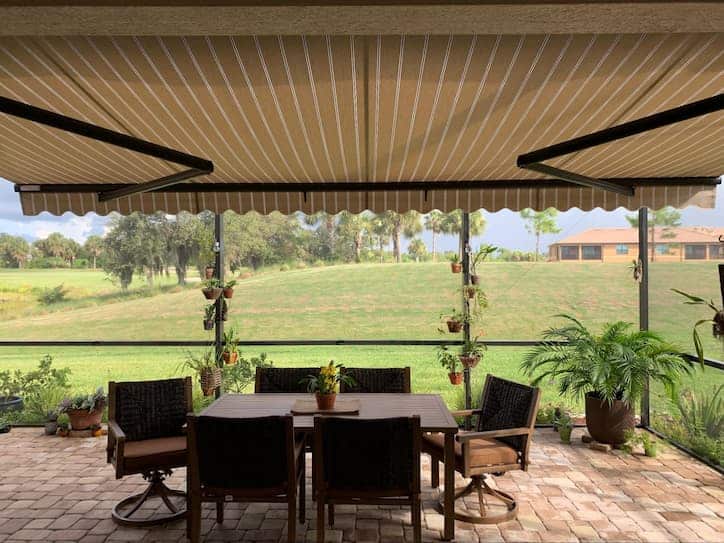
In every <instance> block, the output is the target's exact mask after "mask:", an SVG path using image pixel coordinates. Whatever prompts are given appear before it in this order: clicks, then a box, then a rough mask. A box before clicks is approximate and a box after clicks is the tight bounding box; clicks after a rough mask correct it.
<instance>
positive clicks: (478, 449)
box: [422, 375, 540, 524]
mask: <svg viewBox="0 0 724 543" xmlns="http://www.w3.org/2000/svg"><path fill="white" fill-rule="evenodd" d="M539 398H540V389H538V388H532V387H529V386H526V385H522V384H519V383H514V382H512V381H507V380H505V379H501V378H499V377H494V376H492V375H488V376H487V377H486V379H485V387H484V389H483V394H482V400H481V402H480V409H473V410H467V411H456V412H453V415H455V416H473V415H477V418H478V422H477V427H476V430H475V431H473V432H460V433H459V434H458V435H457V436H456V442H455V470H456V471H458V472H459V473H460V474H461V475H462V476H463V477H469V478H470V479H471V481H470V483H469V484H468V485H467V486H466V487H464V488H462V489H460V490H457V491H456V493H455V499H456V500H458V499H462V498H464V497H465V496H468V495H469V494H472V493H474V492H475V493H477V496H478V500H479V510H480V515H477V514H472V513H467V512H459V511H458V510H456V511H455V518H456V519H458V520H462V521H465V522H471V523H475V524H495V523H498V522H504V521H506V520H510V519H513V518H515V516H516V514H517V509H518V505H517V503H516V501H515V498H514V497H513V496H512V495H510V494H508V493H506V492H502V491H500V490H498V489H495V488H492V487H490V486H489V485H488V483H487V481H486V476H487V475H488V474H493V475H502V474H503V473H505V472H507V471H511V470H527V469H528V451H529V449H530V444H531V441H532V439H533V431H534V430H535V418H536V413H537V411H538V401H539ZM422 451H423V452H424V453H427V454H429V455H430V458H431V461H432V466H431V473H432V486H433V487H434V488H437V487H438V486H439V484H440V465H439V462H442V461H443V436H442V435H441V434H426V435H424V436H423V438H422ZM489 497H491V498H494V499H496V500H497V501H498V503H499V505H502V506H503V509H504V511H503V512H502V513H498V514H491V511H490V509H491V505H492V504H491V503H488V499H489ZM440 508H442V505H440Z"/></svg>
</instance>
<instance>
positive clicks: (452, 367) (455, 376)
mask: <svg viewBox="0 0 724 543" xmlns="http://www.w3.org/2000/svg"><path fill="white" fill-rule="evenodd" d="M437 361H438V362H439V363H440V365H441V366H442V367H443V368H445V369H446V370H447V372H448V373H447V376H448V378H449V379H450V384H452V385H460V384H462V382H463V372H462V371H460V370H461V367H460V359H459V358H458V356H457V355H456V354H454V353H452V352H450V348H449V347H448V346H447V345H440V346H439V347H438V348H437Z"/></svg>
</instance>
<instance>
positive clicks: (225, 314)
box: [221, 298, 229, 321]
mask: <svg viewBox="0 0 724 543" xmlns="http://www.w3.org/2000/svg"><path fill="white" fill-rule="evenodd" d="M221 320H222V321H228V320H229V304H228V303H226V298H222V299H221Z"/></svg>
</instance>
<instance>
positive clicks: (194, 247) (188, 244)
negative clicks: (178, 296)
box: [166, 212, 202, 285]
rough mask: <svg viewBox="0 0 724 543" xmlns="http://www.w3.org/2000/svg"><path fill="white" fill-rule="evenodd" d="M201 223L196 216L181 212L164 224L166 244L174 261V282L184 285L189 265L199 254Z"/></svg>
mask: <svg viewBox="0 0 724 543" xmlns="http://www.w3.org/2000/svg"><path fill="white" fill-rule="evenodd" d="M201 227H202V226H201V221H199V219H198V217H197V216H196V215H191V214H190V213H186V212H182V213H179V214H178V215H176V217H175V218H173V219H169V220H168V221H167V223H166V243H167V247H168V251H169V253H170V255H171V257H172V259H173V261H174V264H175V266H174V268H175V270H176V281H177V282H178V284H179V285H185V284H186V276H187V271H188V267H189V264H190V263H191V262H192V260H193V259H194V258H196V256H197V255H198V252H199V237H200V236H199V232H198V231H199V229H200V228H201Z"/></svg>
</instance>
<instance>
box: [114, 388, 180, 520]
mask: <svg viewBox="0 0 724 543" xmlns="http://www.w3.org/2000/svg"><path fill="white" fill-rule="evenodd" d="M108 397H109V398H108V444H107V447H106V452H107V459H108V463H109V464H113V466H114V467H115V468H116V479H120V478H122V477H125V476H127V475H134V474H141V475H143V478H144V479H145V480H146V481H148V483H149V485H148V488H146V490H145V492H143V493H141V494H136V495H133V496H129V497H128V498H125V499H124V500H121V501H120V502H119V503H118V504H117V505H116V506H115V507H114V508H113V510H112V512H111V516H112V518H113V520H114V521H115V522H116V523H118V524H122V525H127V526H151V525H154V524H160V523H164V522H169V521H172V520H176V519H179V518H182V517H183V516H185V515H186V504H185V498H186V493H185V492H181V491H178V490H173V489H170V488H168V487H167V486H166V485H165V483H164V481H165V479H166V478H167V477H169V476H170V475H171V473H172V470H173V469H174V468H180V467H185V466H186V461H187V454H186V429H185V424H186V414H187V413H188V412H189V411H191V410H193V401H192V393H191V377H186V378H182V379H166V380H161V381H137V382H124V383H116V382H113V381H111V382H110V383H108ZM153 497H159V498H161V500H162V501H163V503H164V504H165V505H166V507H167V508H168V510H169V514H167V515H163V516H155V517H152V518H142V517H140V516H139V513H138V512H139V509H141V507H142V506H143V504H144V503H146V502H147V501H148V500H149V499H150V498H153ZM179 497H183V498H184V500H183V502H182V503H179V501H180V500H179V499H178V498H179ZM174 498H175V499H174ZM134 515H136V516H135V518H134Z"/></svg>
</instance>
